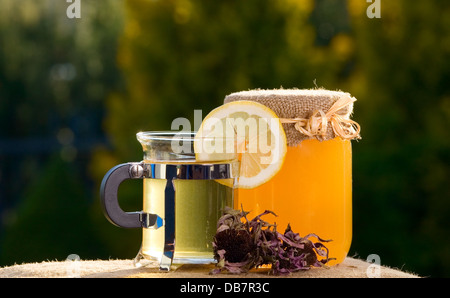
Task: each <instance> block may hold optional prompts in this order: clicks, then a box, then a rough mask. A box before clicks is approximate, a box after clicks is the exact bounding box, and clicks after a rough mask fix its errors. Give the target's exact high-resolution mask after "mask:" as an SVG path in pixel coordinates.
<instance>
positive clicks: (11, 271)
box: [0, 258, 419, 278]
mask: <svg viewBox="0 0 450 298" xmlns="http://www.w3.org/2000/svg"><path fill="white" fill-rule="evenodd" d="M213 268H214V265H182V266H178V267H174V268H173V270H171V271H170V272H160V271H159V269H158V266H157V264H156V263H154V262H149V264H148V265H147V266H145V267H140V268H136V267H135V266H134V265H133V262H132V260H80V261H59V262H58V261H51V262H41V263H26V264H18V265H13V266H8V267H3V268H0V278H20V277H26V278H30V277H39V278H56V277H63V278H66V277H84V278H162V277H165V278H167V277H169V278H170V277H173V278H214V277H230V278H266V277H271V278H274V277H277V276H273V275H269V274H268V269H256V270H252V271H251V272H249V273H247V274H238V275H234V274H227V273H221V274H218V275H210V274H209V272H210V271H211V269H213ZM319 277H323V278H368V277H381V278H411V277H419V276H417V275H416V274H413V273H408V272H403V271H401V270H398V269H394V268H389V267H386V266H378V265H374V264H371V263H368V262H366V261H363V260H360V259H355V258H346V259H345V260H344V262H342V263H341V264H339V265H336V266H333V267H329V268H312V269H310V270H306V271H302V272H296V273H293V274H290V275H288V276H281V277H278V278H319Z"/></svg>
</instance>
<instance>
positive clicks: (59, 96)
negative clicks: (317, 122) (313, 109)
mask: <svg viewBox="0 0 450 298" xmlns="http://www.w3.org/2000/svg"><path fill="white" fill-rule="evenodd" d="M80 2H81V18H80V19H70V18H68V17H67V15H66V10H67V8H68V6H69V5H70V3H66V2H65V1H57V0H41V1H34V0H0V220H1V221H0V266H7V265H11V264H14V263H22V262H40V261H44V260H64V259H65V258H66V257H67V256H68V255H70V254H78V255H79V256H80V257H81V258H82V259H97V258H100V259H108V258H129V259H131V258H133V257H134V256H135V254H136V253H137V251H138V249H139V245H140V241H141V235H140V231H139V230H125V229H120V228H117V227H114V226H112V225H111V224H110V223H109V222H107V221H106V219H105V218H104V217H103V214H102V212H101V208H100V204H99V199H98V196H99V194H98V190H99V186H100V182H101V179H102V178H103V175H104V174H105V173H106V172H107V171H108V169H109V168H111V167H112V166H114V165H116V164H118V163H122V162H127V161H139V160H141V158H142V152H141V147H140V145H139V143H138V142H137V141H136V139H135V134H136V132H138V131H141V130H169V129H170V125H171V122H172V121H173V119H175V118H177V117H186V118H188V119H192V120H193V115H194V110H195V109H201V110H202V111H203V116H205V115H206V114H207V113H208V112H209V111H210V110H211V109H213V108H214V107H216V106H218V105H220V104H221V103H222V102H223V98H224V97H225V96H226V95H227V94H229V93H232V92H236V91H241V90H247V89H252V88H264V89H265V88H280V87H283V88H314V87H316V86H318V87H324V88H326V89H331V90H336V89H340V90H343V91H347V92H350V93H351V94H352V95H353V96H355V97H356V98H357V99H358V101H357V102H356V104H355V110H354V117H353V118H354V120H356V121H357V122H358V123H359V124H360V125H361V127H362V140H360V141H358V142H354V143H353V152H354V153H353V184H354V185H353V194H354V195H353V198H354V203H353V208H354V235H353V243H352V247H351V251H350V256H356V257H358V258H362V259H365V258H366V257H367V256H368V255H370V254H378V255H379V256H380V259H381V263H382V264H383V265H388V266H391V267H396V268H401V269H403V270H407V271H412V272H415V273H418V274H420V275H423V276H432V277H439V276H447V277H448V276H450V216H449V214H450V192H449V189H450V187H449V182H450V167H449V164H450V133H449V128H450V121H449V120H450V2H448V1H444V0H432V1H429V0H418V1H414V2H411V1H407V0H390V1H384V0H381V1H380V2H381V18H369V17H368V16H367V14H366V11H367V9H368V7H369V5H370V3H368V2H366V1H365V0H347V1H346V0H315V1H314V0H305V1H303V0H302V1H299V0H277V1H275V0H246V1H239V0H230V1H207V0H203V1H200V0H123V1H120V0H99V1H85V0H81V1H80ZM135 182H136V183H135ZM141 188H142V186H141V184H140V183H139V181H127V182H126V183H124V185H123V186H122V187H121V189H120V192H119V196H120V200H121V206H122V208H123V209H125V210H128V211H135V210H140V208H141V205H142V199H140V198H141V197H142V189H141Z"/></svg>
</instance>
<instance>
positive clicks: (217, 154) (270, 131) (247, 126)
mask: <svg viewBox="0 0 450 298" xmlns="http://www.w3.org/2000/svg"><path fill="white" fill-rule="evenodd" d="M230 139H231V140H232V142H230V141H229V140H230ZM206 140H214V141H213V142H211V141H206ZM194 151H195V157H196V160H199V161H213V160H215V161H217V160H230V159H232V158H237V159H238V160H239V178H238V179H237V185H235V187H237V188H255V187H257V186H259V185H261V184H263V183H265V182H267V181H269V180H270V179H271V178H272V177H273V176H275V174H276V173H278V171H279V170H280V169H281V166H282V165H283V162H284V158H285V155H286V151H287V144H286V135H285V132H284V129H283V126H282V125H281V122H280V119H279V118H278V116H277V115H276V114H275V113H274V112H273V111H272V110H271V109H270V108H268V107H266V106H265V105H263V104H260V103H257V102H254V101H234V102H229V103H226V104H223V105H221V106H219V107H217V108H215V109H214V110H212V111H211V112H210V113H209V114H208V115H207V116H206V117H205V118H204V119H203V121H202V124H201V126H200V128H199V130H198V132H197V134H196V136H195V140H194Z"/></svg>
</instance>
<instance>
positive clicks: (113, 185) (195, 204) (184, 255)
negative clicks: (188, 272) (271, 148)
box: [100, 132, 238, 270]
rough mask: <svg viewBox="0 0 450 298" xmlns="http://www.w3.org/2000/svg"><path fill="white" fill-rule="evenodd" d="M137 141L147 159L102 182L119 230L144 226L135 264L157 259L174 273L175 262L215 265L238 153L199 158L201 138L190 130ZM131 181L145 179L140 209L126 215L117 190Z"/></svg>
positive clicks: (107, 209)
mask: <svg viewBox="0 0 450 298" xmlns="http://www.w3.org/2000/svg"><path fill="white" fill-rule="evenodd" d="M137 139H138V141H139V142H140V143H141V145H142V147H143V151H144V159H143V161H141V162H130V163H124V164H120V165H117V166H115V167H113V168H112V169H111V170H109V171H108V173H107V174H106V175H105V177H104V178H103V181H102V185H101V189H100V197H101V203H102V207H103V211H104V214H105V216H106V218H107V219H108V220H109V221H110V222H111V223H113V224H114V225H116V226H119V227H123V228H142V230H143V233H142V244H141V249H140V251H139V253H138V255H137V256H136V258H135V263H137V264H139V262H140V261H141V260H142V259H147V260H157V261H158V263H159V266H160V269H162V270H170V266H171V265H172V263H177V264H186V263H190V264H193V263H196V264H204V263H211V262H213V261H214V257H213V247H212V241H213V237H214V235H215V232H216V228H217V220H218V219H219V217H220V216H221V214H222V211H223V209H224V208H225V207H226V206H228V207H233V193H234V192H233V186H234V184H235V182H236V179H237V169H238V166H237V163H238V161H237V159H236V155H235V154H234V153H230V154H219V155H217V156H220V157H221V158H220V160H208V161H199V160H197V159H196V158H195V152H194V143H195V142H198V141H199V140H198V139H197V140H196V139H195V133H192V132H140V133H138V134H137ZM200 141H201V142H202V143H207V142H210V143H211V144H224V143H226V142H223V141H224V140H217V139H214V140H205V139H203V140H200ZM227 142H228V143H230V142H231V144H232V142H233V140H228V141H227ZM212 156H213V155H212ZM127 179H143V187H144V191H143V209H142V211H137V212H125V211H123V210H122V209H121V208H120V206H119V203H118V197H117V192H118V188H119V185H120V183H121V182H123V181H124V180H127Z"/></svg>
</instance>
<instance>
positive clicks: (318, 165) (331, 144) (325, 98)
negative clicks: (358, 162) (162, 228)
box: [225, 89, 360, 265]
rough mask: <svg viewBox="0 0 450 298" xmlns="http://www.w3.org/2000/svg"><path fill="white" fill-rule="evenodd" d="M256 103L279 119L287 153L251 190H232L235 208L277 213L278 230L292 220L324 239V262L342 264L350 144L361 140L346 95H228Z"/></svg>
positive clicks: (347, 240)
mask: <svg viewBox="0 0 450 298" xmlns="http://www.w3.org/2000/svg"><path fill="white" fill-rule="evenodd" d="M237 100H250V101H256V102H259V103H261V104H264V105H265V106H267V107H269V108H270V109H272V110H273V111H274V112H275V113H276V114H277V116H278V117H279V118H280V120H281V122H282V123H283V128H284V130H285V133H286V138H287V145H288V149H287V153H286V156H285V160H284V163H283V166H282V168H281V170H280V171H279V172H278V173H277V174H276V175H275V176H274V177H273V178H272V179H271V180H269V181H268V182H266V183H264V184H262V185H260V186H258V187H256V188H253V189H236V194H235V201H234V208H235V209H241V208H242V209H244V210H245V211H250V217H252V215H258V214H260V213H262V212H264V211H265V210H271V211H273V212H275V213H276V214H277V217H276V218H275V219H274V221H275V222H276V224H277V229H278V231H279V232H281V233H283V232H284V229H285V228H286V227H287V225H288V224H290V226H291V228H292V230H293V231H295V232H296V233H299V234H300V236H302V237H304V236H306V235H307V234H310V233H314V234H316V235H318V236H320V237H321V238H322V239H330V240H332V241H330V242H329V243H327V248H328V249H329V257H330V258H335V260H332V261H330V262H329V263H328V264H330V265H333V264H338V263H340V262H342V261H343V260H344V259H345V257H346V256H347V254H348V251H349V249H350V245H351V241H352V147H351V140H353V139H358V138H360V136H359V131H360V127H359V125H358V124H357V123H356V122H354V121H352V120H351V119H350V115H351V113H352V112H353V102H354V101H355V100H356V99H355V98H354V97H352V96H351V95H350V94H348V93H346V92H340V91H328V90H321V89H314V90H298V89H281V90H250V91H243V92H237V93H232V94H230V95H228V96H226V98H225V103H227V102H231V101H237Z"/></svg>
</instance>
